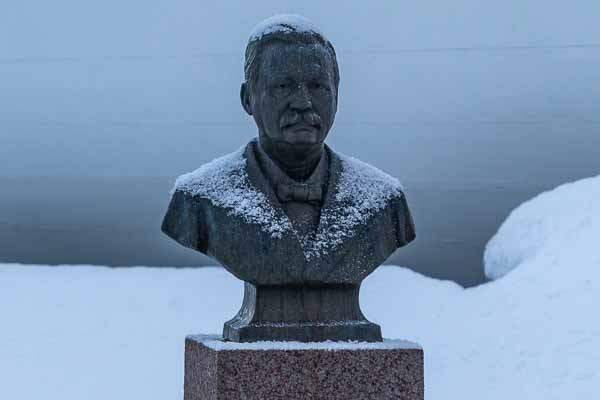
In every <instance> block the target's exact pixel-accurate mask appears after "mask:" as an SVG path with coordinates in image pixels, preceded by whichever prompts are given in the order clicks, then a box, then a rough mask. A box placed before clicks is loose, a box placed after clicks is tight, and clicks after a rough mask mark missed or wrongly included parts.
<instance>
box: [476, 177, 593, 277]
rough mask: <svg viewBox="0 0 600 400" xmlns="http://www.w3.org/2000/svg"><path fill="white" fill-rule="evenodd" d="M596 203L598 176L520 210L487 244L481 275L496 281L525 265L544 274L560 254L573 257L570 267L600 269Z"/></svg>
mask: <svg viewBox="0 0 600 400" xmlns="http://www.w3.org/2000/svg"><path fill="white" fill-rule="evenodd" d="M598 199H600V176H599V177H595V178H588V179H583V180H581V181H578V182H575V183H568V184H565V185H562V186H559V187H558V188H556V189H554V190H551V191H548V192H545V193H542V194H540V195H538V196H536V197H534V198H533V199H531V200H529V201H527V202H525V203H523V204H522V205H520V206H519V207H518V208H516V209H515V210H514V211H513V212H512V213H511V214H510V216H509V217H508V218H507V219H506V221H504V223H503V224H502V226H500V229H499V230H498V233H496V235H494V237H493V238H492V239H491V240H490V241H489V242H488V244H487V246H486V249H485V254H484V264H485V275H486V276H487V277H488V278H490V279H498V278H501V277H503V276H504V275H506V274H507V273H509V272H510V271H512V270H514V269H516V268H517V267H519V268H520V267H521V266H522V265H525V264H527V265H537V266H539V268H544V269H549V268H552V266H553V265H559V264H560V262H559V261H560V260H561V259H562V258H563V257H564V255H565V254H569V256H570V257H572V256H573V255H576V258H575V259H572V260H571V262H577V263H588V264H589V263H590V262H591V263H595V264H596V265H600V251H599V250H598V246H597V243H596V242H597V240H598V239H597V238H598V237H600V201H598ZM590 257H591V258H590ZM541 258H546V259H547V260H546V261H545V262H543V263H542V262H540V260H541ZM542 265H544V266H543V267H542ZM561 265H567V263H563V264H561ZM532 268H534V267H532V266H531V267H529V269H528V270H531V269H532ZM538 272H539V273H542V274H543V273H545V271H543V270H540V271H538Z"/></svg>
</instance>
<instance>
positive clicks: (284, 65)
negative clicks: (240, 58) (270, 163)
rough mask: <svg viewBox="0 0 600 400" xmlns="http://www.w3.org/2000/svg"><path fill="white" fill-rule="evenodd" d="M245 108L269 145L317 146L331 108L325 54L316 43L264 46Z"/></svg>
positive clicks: (333, 92) (332, 89)
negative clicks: (270, 143)
mask: <svg viewBox="0 0 600 400" xmlns="http://www.w3.org/2000/svg"><path fill="white" fill-rule="evenodd" d="M245 107H247V108H246V111H248V112H249V113H251V114H252V115H253V117H254V120H255V122H256V125H257V126H258V128H259V134H260V135H261V136H263V135H265V136H267V138H266V139H268V140H269V141H270V142H272V143H274V144H277V145H284V146H286V145H292V146H294V147H312V146H315V145H322V143H323V142H324V141H325V138H326V137H327V134H328V133H329V129H330V128H331V125H332V124H333V120H334V118H335V112H336V109H337V87H336V85H335V79H334V69H333V63H332V59H331V55H330V54H329V53H328V52H327V50H326V49H325V47H323V46H322V45H320V44H291V43H283V42H273V43H270V44H268V45H267V46H266V47H265V48H264V49H263V52H262V55H261V59H260V65H259V69H258V76H257V78H256V81H255V82H254V85H253V86H252V92H251V93H249V96H248V100H247V103H246V105H245Z"/></svg>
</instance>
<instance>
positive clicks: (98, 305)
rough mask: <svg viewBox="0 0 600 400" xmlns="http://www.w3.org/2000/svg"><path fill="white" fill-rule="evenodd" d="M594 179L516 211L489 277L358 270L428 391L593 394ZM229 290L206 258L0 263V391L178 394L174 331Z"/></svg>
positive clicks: (468, 395)
mask: <svg viewBox="0 0 600 400" xmlns="http://www.w3.org/2000/svg"><path fill="white" fill-rule="evenodd" d="M599 182H600V180H599V178H594V179H588V180H584V181H581V182H577V183H574V184H570V185H565V186H562V187H560V188H558V189H556V190H555V191H553V192H550V193H545V194H543V195H541V196H539V197H538V198H536V199H534V200H532V201H530V202H528V203H526V204H525V205H524V206H523V207H522V208H520V209H518V210H516V211H515V212H514V213H513V214H512V215H511V217H510V218H509V219H508V221H507V222H506V224H504V225H503V227H502V228H501V229H500V231H499V232H498V235H497V236H496V237H495V238H494V239H493V240H492V241H491V242H490V245H489V246H488V250H487V253H486V260H487V261H489V262H493V263H499V261H498V260H499V257H500V256H502V257H504V259H506V260H509V262H511V263H512V264H511V265H510V266H509V267H514V266H518V268H517V269H515V270H513V271H512V272H511V273H510V274H508V275H506V276H504V277H503V278H502V279H499V280H496V281H493V282H490V283H488V284H486V285H482V286H479V287H476V288H471V289H463V288H461V287H460V286H458V285H456V284H454V283H452V282H445V281H439V280H434V279H430V278H426V277H423V276H421V275H419V274H417V273H414V272H411V271H410V270H407V269H404V268H398V267H383V268H380V269H378V270H377V271H376V272H375V273H374V274H373V275H371V276H370V277H369V278H367V280H366V281H365V285H364V290H363V291H362V293H361V303H362V305H363V310H364V311H365V314H366V315H367V317H368V318H369V319H371V320H373V321H376V322H378V323H380V324H381V325H382V327H383V333H384V336H385V337H388V338H398V339H405V340H409V341H412V342H417V343H419V344H420V345H422V346H423V348H424V349H425V365H426V381H425V382H426V397H427V399H429V400H453V399H457V400H458V399H461V400H462V399H464V400H471V399H472V400H480V399H486V400H506V399H527V400H553V399H593V398H596V397H597V396H596V392H597V387H598V386H599V385H600V368H599V366H600V321H599V320H598V318H596V317H594V316H593V313H592V312H591V311H592V310H593V309H594V307H595V306H596V305H597V304H600V268H599V267H600V254H599V251H598V250H597V248H596V247H594V243H595V242H597V238H598V235H597V233H598V230H597V229H596V230H594V227H596V228H597V226H598V218H599V216H600V213H598V208H597V207H598V206H597V205H596V204H594V202H593V201H592V198H593V197H594V195H597V194H598V186H599ZM596 197H597V196H596ZM585 199H587V200H585ZM559 205H560V206H561V207H558V206H559ZM567 205H568V206H567ZM519 220H520V221H521V224H519V222H518V221H519ZM514 221H517V222H514ZM536 224H537V228H535V225H536ZM554 224H556V225H554ZM551 228H552V229H551ZM558 228H561V229H558ZM594 232H596V234H595V235H594V234H593V233H594ZM515 235H516V237H518V238H519V240H517V241H515V240H513V238H514V237H515ZM567 239H568V240H567ZM515 242H516V243H515ZM559 244H560V245H559ZM495 249H499V250H495ZM490 260H491V261H490ZM496 268H497V267H494V268H491V269H490V268H489V267H488V270H495V269H496ZM509 269H510V268H505V269H503V270H502V271H507V270H509ZM499 275H500V274H498V275H496V276H499ZM241 297H242V284H241V283H240V282H239V281H237V280H236V279H235V278H233V277H232V276H230V275H229V274H227V273H226V272H225V271H224V270H221V269H217V268H205V269H152V268H135V269H108V268H102V267H44V266H30V267H25V266H19V265H5V266H2V267H0V315H1V316H2V320H1V321H2V329H0V397H1V398H7V399H22V400H28V399H31V400H33V399H49V400H54V399H60V400H76V399H77V400H79V399H87V400H95V399H107V398H110V399H114V400H119V399H123V400H130V399H133V398H136V399H137V398H140V399H141V398H143V399H148V400H151V399H157V400H158V399H161V400H163V399H178V398H182V386H183V381H182V380H183V343H184V342H183V341H184V337H185V336H186V335H187V334H193V333H209V332H219V331H220V330H221V327H222V324H223V322H224V321H225V320H227V319H228V318H230V317H232V316H233V315H234V314H235V312H236V311H237V309H238V307H239V305H240V303H241Z"/></svg>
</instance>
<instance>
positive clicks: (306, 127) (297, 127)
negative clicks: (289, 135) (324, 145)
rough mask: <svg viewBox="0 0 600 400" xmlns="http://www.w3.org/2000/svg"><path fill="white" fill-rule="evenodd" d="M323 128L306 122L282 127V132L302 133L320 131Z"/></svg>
mask: <svg viewBox="0 0 600 400" xmlns="http://www.w3.org/2000/svg"><path fill="white" fill-rule="evenodd" d="M320 129H321V126H320V125H318V124H308V123H306V122H296V123H292V124H285V125H283V126H282V127H281V130H282V131H291V132H300V131H318V130H320Z"/></svg>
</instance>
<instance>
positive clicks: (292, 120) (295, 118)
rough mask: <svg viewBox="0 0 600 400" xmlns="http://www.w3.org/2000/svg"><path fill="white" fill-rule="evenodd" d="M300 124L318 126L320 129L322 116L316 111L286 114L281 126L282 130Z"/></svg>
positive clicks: (282, 118)
mask: <svg viewBox="0 0 600 400" xmlns="http://www.w3.org/2000/svg"><path fill="white" fill-rule="evenodd" d="M299 122H304V123H306V124H308V125H311V126H318V127H320V126H321V125H322V122H321V116H320V115H319V114H317V113H316V112H314V111H307V112H304V113H289V114H284V115H283V116H282V117H281V123H280V126H281V127H282V128H285V127H288V126H291V125H296V124H297V123H299Z"/></svg>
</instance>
